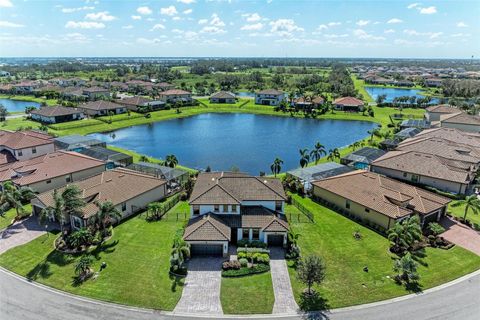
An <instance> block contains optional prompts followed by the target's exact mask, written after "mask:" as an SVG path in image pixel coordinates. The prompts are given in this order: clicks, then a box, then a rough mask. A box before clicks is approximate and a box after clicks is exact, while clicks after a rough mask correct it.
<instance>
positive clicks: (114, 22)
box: [0, 0, 480, 59]
mask: <svg viewBox="0 0 480 320" xmlns="http://www.w3.org/2000/svg"><path fill="white" fill-rule="evenodd" d="M479 31H480V1H479V0H476V1H461V0H460V1H457V0H451V1H447V0H444V1H422V0H419V2H414V1H395V0H384V1H366V0H356V1H338V0H336V1H334V0H331V1H314V0H310V1H301V0H300V1H299V0H297V1H294V0H291V1H289V0H283V1H282V0H257V1H253V0H252V1H248V0H168V1H167V0H161V1H155V0H150V1H130V0H68V1H53V0H52V1H45V0H0V56H1V57H36V56H38V57H45V56H54V57H56V56H61V57H76V56H113V57H116V56H122V57H123V56H155V57H173V56H182V57H380V58H465V59H468V58H471V57H472V56H474V57H475V58H478V57H480V32H479Z"/></svg>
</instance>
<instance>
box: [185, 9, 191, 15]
mask: <svg viewBox="0 0 480 320" xmlns="http://www.w3.org/2000/svg"><path fill="white" fill-rule="evenodd" d="M192 12H193V10H192V9H187V10H184V11H183V14H190V13H192Z"/></svg>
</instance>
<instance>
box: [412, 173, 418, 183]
mask: <svg viewBox="0 0 480 320" xmlns="http://www.w3.org/2000/svg"><path fill="white" fill-rule="evenodd" d="M418 181H420V177H419V176H417V175H416V174H412V182H418Z"/></svg>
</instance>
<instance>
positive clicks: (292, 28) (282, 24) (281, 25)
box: [270, 19, 305, 37]
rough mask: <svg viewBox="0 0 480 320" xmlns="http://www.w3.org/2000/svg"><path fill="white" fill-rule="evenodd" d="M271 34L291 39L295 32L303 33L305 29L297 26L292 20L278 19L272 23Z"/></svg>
mask: <svg viewBox="0 0 480 320" xmlns="http://www.w3.org/2000/svg"><path fill="white" fill-rule="evenodd" d="M270 26H271V27H272V28H271V30H270V32H272V33H274V34H277V35H279V36H281V37H291V36H292V35H293V33H294V32H303V31H305V30H304V29H303V28H301V27H299V26H297V25H296V24H295V21H293V20H292V19H278V20H275V21H272V22H270Z"/></svg>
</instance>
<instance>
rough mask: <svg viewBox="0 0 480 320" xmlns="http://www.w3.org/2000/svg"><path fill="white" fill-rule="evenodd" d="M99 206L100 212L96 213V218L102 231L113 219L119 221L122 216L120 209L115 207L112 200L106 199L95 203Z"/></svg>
mask: <svg viewBox="0 0 480 320" xmlns="http://www.w3.org/2000/svg"><path fill="white" fill-rule="evenodd" d="M95 205H96V206H97V207H98V212H97V214H96V215H95V218H94V219H95V220H96V222H97V224H98V225H99V227H100V230H101V231H104V230H105V229H106V228H108V227H109V226H110V225H111V224H112V222H113V221H118V220H119V219H121V218H122V214H121V213H120V211H118V210H117V208H115V206H114V205H113V203H112V202H111V201H105V202H102V203H99V202H97V203H95Z"/></svg>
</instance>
